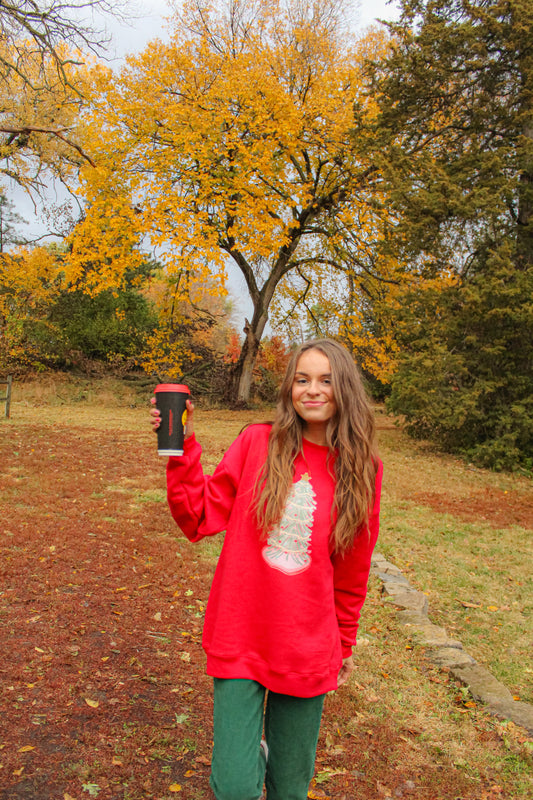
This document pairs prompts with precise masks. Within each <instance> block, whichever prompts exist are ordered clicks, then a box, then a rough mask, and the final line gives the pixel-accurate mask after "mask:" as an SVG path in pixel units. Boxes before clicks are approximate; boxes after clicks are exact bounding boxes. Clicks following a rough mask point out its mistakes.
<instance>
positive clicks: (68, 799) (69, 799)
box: [63, 792, 76, 800]
mask: <svg viewBox="0 0 533 800" xmlns="http://www.w3.org/2000/svg"><path fill="white" fill-rule="evenodd" d="M63 800H76V799H75V798H74V797H72V795H71V794H69V793H68V792H65V794H64V795H63Z"/></svg>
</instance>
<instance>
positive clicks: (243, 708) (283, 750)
mask: <svg viewBox="0 0 533 800" xmlns="http://www.w3.org/2000/svg"><path fill="white" fill-rule="evenodd" d="M214 683H215V705H214V717H213V739H214V747H213V759H212V763H211V780H210V784H211V788H212V789H213V792H214V793H215V797H216V798H217V800H258V798H260V797H261V795H262V792H263V783H264V784H265V785H266V796H267V800H306V798H307V792H308V789H309V782H310V781H311V778H312V777H313V772H314V769H315V755H316V746H317V741H318V732H319V728H320V720H321V717H322V706H323V705H324V695H319V696H318V697H292V696H291V695H286V694H276V693H275V692H268V693H267V698H266V703H265V693H266V689H265V687H264V686H261V684H260V683H257V682H256V681H250V680H242V679H233V680H223V679H221V678H215V679H214ZM263 717H264V730H265V739H266V742H267V745H268V750H269V753H268V761H267V760H266V759H265V754H264V751H263V750H262V749H261V747H260V742H261V738H262V735H263Z"/></svg>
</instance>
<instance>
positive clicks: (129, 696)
mask: <svg viewBox="0 0 533 800" xmlns="http://www.w3.org/2000/svg"><path fill="white" fill-rule="evenodd" d="M150 437H151V434H149V433H148V434H147V433H146V432H144V431H141V430H140V429H139V430H133V431H130V432H127V433H124V432H123V431H121V430H119V428H118V427H114V428H113V429H111V430H106V428H105V425H99V426H95V427H91V426H90V425H83V426H79V427H76V426H75V425H73V424H67V422H65V424H63V425H62V424H61V423H55V424H54V425H52V424H50V423H48V422H47V420H46V419H45V415H44V414H43V420H42V421H41V423H39V424H38V423H36V422H28V421H27V420H26V421H23V422H16V421H12V422H9V423H7V422H6V423H2V426H1V430H0V464H1V471H0V472H1V474H0V520H1V524H0V531H1V535H0V687H1V697H2V700H1V720H0V800H22V798H28V800H29V799H30V798H31V799H32V800H69V798H74V799H75V800H82V799H83V798H89V797H98V798H99V800H119V798H120V800H141V798H142V799H143V800H150V799H154V800H168V799H169V798H173V797H184V798H188V800H199V799H200V798H211V793H210V791H209V789H208V776H209V760H210V746H211V683H210V679H209V678H208V677H207V676H206V675H205V672H204V668H205V661H204V655H203V651H202V649H201V644H200V639H201V626H202V615H203V610H204V607H205V603H206V600H207V596H208V591H209V585H210V580H211V575H212V571H213V566H214V555H213V553H212V552H210V551H209V549H208V550H206V549H205V548H202V547H200V548H195V547H193V546H192V545H189V544H188V543H187V542H185V541H184V540H183V539H182V538H181V537H180V535H179V532H178V531H177V529H176V527H175V525H174V523H173V521H172V519H171V518H170V515H169V512H168V509H167V506H166V501H165V494H164V470H163V462H162V459H160V458H158V456H157V455H156V453H155V447H154V444H153V441H152V439H151V438H150ZM224 446H225V445H224ZM222 449H223V447H222V448H221V447H214V446H212V447H211V450H209V447H208V450H209V453H210V454H211V457H212V458H213V459H214V460H215V461H216V460H218V456H219V451H221V450H222ZM209 453H208V457H209ZM489 500H490V498H483V502H484V503H488V502H489ZM443 502H444V499H443V497H439V503H443ZM448 510H449V511H451V513H453V509H448ZM524 513H525V512H524ZM368 602H369V608H370V610H372V609H373V613H376V614H388V613H389V610H388V609H387V608H385V607H384V605H383V603H382V602H381V599H380V596H379V592H378V591H377V589H376V587H374V589H373V591H372V592H371V595H370V597H369V601H368ZM385 619H387V618H386V617H385ZM386 624H387V625H389V624H390V625H391V626H393V622H390V623H389V622H387V623H386ZM376 630H377V628H376ZM386 642H387V639H386V638H385V639H384V640H383V645H382V646H384V647H385V646H386ZM405 657H406V658H408V657H409V654H406V656H405ZM428 670H429V679H431V680H433V681H434V682H435V691H437V689H438V690H439V691H440V690H442V691H444V695H445V702H450V703H453V701H452V697H453V696H454V695H456V694H457V689H456V688H455V687H449V686H448V687H446V686H444V689H442V687H441V686H437V684H446V683H447V678H446V676H444V677H443V676H442V675H441V676H439V675H437V674H436V673H435V674H433V673H431V668H428ZM386 677H387V676H386ZM372 699H373V698H372V696H371V693H370V694H369V691H368V687H366V688H365V687H363V686H361V685H360V684H358V683H357V681H355V682H353V683H352V684H351V685H350V687H348V688H346V689H344V690H342V691H340V692H338V693H336V694H334V695H331V696H329V697H328V698H327V703H326V711H325V718H324V725H323V729H322V734H321V739H320V744H319V752H318V759H317V780H316V782H315V783H314V784H313V786H312V788H311V792H310V797H316V798H321V797H328V798H335V800H343V798H345V800H352V798H356V797H357V798H358V800H375V799H376V798H381V797H413V798H415V797H416V798H425V799H426V800H458V798H463V800H482V799H486V800H489V799H490V800H500V799H501V798H511V797H512V796H513V795H512V793H510V791H511V790H510V789H508V788H506V783H505V780H504V779H500V777H501V776H498V775H496V774H490V770H489V771H487V769H485V770H484V771H481V772H480V773H479V774H478V776H477V778H476V779H475V781H473V780H472V776H471V771H470V773H469V771H468V770H465V769H464V768H463V767H462V766H461V764H455V763H453V761H451V760H450V759H449V757H448V756H446V755H445V754H444V751H443V750H441V751H440V750H439V748H438V747H436V746H435V744H434V743H433V744H432V743H431V742H429V743H427V742H426V743H425V742H424V730H423V729H422V728H421V726H420V719H419V718H418V720H417V725H416V727H415V728H413V729H410V727H409V726H407V725H406V724H405V722H403V721H400V722H399V721H397V720H396V719H395V717H394V715H391V716H390V717H387V716H384V715H383V714H381V715H375V716H373V715H372V713H371V712H372V709H371V708H369V704H371V703H372ZM461 710H462V711H464V712H465V713H468V709H461ZM369 712H370V713H369ZM472 726H473V729H472V732H471V735H472V736H474V737H477V740H478V741H479V743H480V744H481V746H482V747H484V748H487V749H491V748H492V749H494V750H497V749H498V748H500V747H505V746H506V745H504V743H503V740H502V734H501V730H500V731H498V729H497V728H496V727H495V726H494V725H493V724H492V723H491V721H490V720H487V719H486V718H485V716H484V715H483V714H481V715H480V716H479V718H476V719H474V720H473V722H472ZM509 735H510V733H509V731H507V736H508V737H509ZM507 747H508V749H509V745H507ZM511 749H512V747H511ZM439 752H440V753H441V755H439Z"/></svg>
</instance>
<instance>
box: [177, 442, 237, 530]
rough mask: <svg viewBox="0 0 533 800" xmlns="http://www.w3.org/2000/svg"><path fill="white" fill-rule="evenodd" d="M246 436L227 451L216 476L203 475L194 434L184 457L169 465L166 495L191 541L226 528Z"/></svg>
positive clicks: (199, 452)
mask: <svg viewBox="0 0 533 800" xmlns="http://www.w3.org/2000/svg"><path fill="white" fill-rule="evenodd" d="M244 438H245V437H243V435H242V434H241V435H240V436H239V437H238V438H237V439H236V440H235V442H233V444H232V445H231V447H230V448H229V450H227V452H226V453H225V455H224V457H223V458H222V461H221V462H220V464H219V465H218V467H217V468H216V470H215V472H214V473H213V475H204V472H203V469H202V465H201V461H200V457H201V455H202V448H201V447H200V444H199V443H198V442H197V441H196V437H195V436H194V435H193V436H191V437H189V438H187V439H185V442H184V448H183V456H179V457H176V456H171V457H170V458H169V460H168V464H167V498H168V504H169V506H170V511H171V513H172V516H173V517H174V519H175V521H176V522H177V524H178V525H179V527H180V528H181V530H182V531H183V533H184V534H185V536H186V537H187V539H189V540H190V541H191V542H197V541H199V540H200V539H203V538H204V536H212V535H214V534H215V533H220V532H221V531H223V530H225V529H226V526H227V523H228V520H229V517H230V514H231V511H232V509H233V504H234V501H235V496H236V493H237V487H238V484H239V479H240V475H241V471H242V463H243V439H244Z"/></svg>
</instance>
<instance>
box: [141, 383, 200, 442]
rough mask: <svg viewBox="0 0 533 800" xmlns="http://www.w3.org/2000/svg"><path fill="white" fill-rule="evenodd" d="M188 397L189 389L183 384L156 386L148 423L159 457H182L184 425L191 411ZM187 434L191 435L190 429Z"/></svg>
mask: <svg viewBox="0 0 533 800" xmlns="http://www.w3.org/2000/svg"><path fill="white" fill-rule="evenodd" d="M189 395H190V392H189V388H188V387H187V386H185V385H183V384H174V383H165V384H159V386H156V389H155V398H153V399H152V404H153V408H152V409H151V411H150V416H151V420H150V422H151V425H152V428H153V430H154V431H155V432H156V433H157V451H158V453H159V455H161V456H181V455H183V440H184V435H185V425H186V423H187V422H188V415H189V413H190V412H192V410H193V406H192V403H190V400H189ZM187 433H188V435H189V436H190V435H191V432H190V429H189V430H188V432H187Z"/></svg>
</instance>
